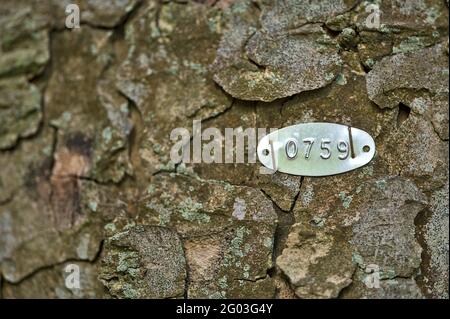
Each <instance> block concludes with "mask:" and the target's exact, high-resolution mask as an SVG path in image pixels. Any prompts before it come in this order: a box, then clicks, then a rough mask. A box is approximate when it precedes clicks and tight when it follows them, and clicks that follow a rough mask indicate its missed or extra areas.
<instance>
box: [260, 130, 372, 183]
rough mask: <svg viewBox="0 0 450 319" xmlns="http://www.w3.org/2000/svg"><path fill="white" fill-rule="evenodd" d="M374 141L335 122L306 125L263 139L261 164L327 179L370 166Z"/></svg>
mask: <svg viewBox="0 0 450 319" xmlns="http://www.w3.org/2000/svg"><path fill="white" fill-rule="evenodd" d="M374 155H375V142H374V140H373V138H372V137H371V136H370V135H369V134H368V133H366V132H364V131H363V130H360V129H357V128H354V127H349V126H346V125H341V124H333V123H304V124H297V125H293V126H289V127H285V128H282V129H280V130H277V131H275V132H272V133H270V134H269V135H266V136H264V137H263V138H262V139H261V141H260V142H259V144H258V158H259V161H260V162H261V163H262V164H263V165H264V166H265V167H267V168H269V169H271V170H277V171H280V172H283V173H287V174H292V175H301V176H327V175H335V174H340V173H344V172H348V171H351V170H353V169H356V168H359V167H361V166H364V165H366V164H367V163H369V162H370V161H371V160H372V158H373V157H374Z"/></svg>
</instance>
